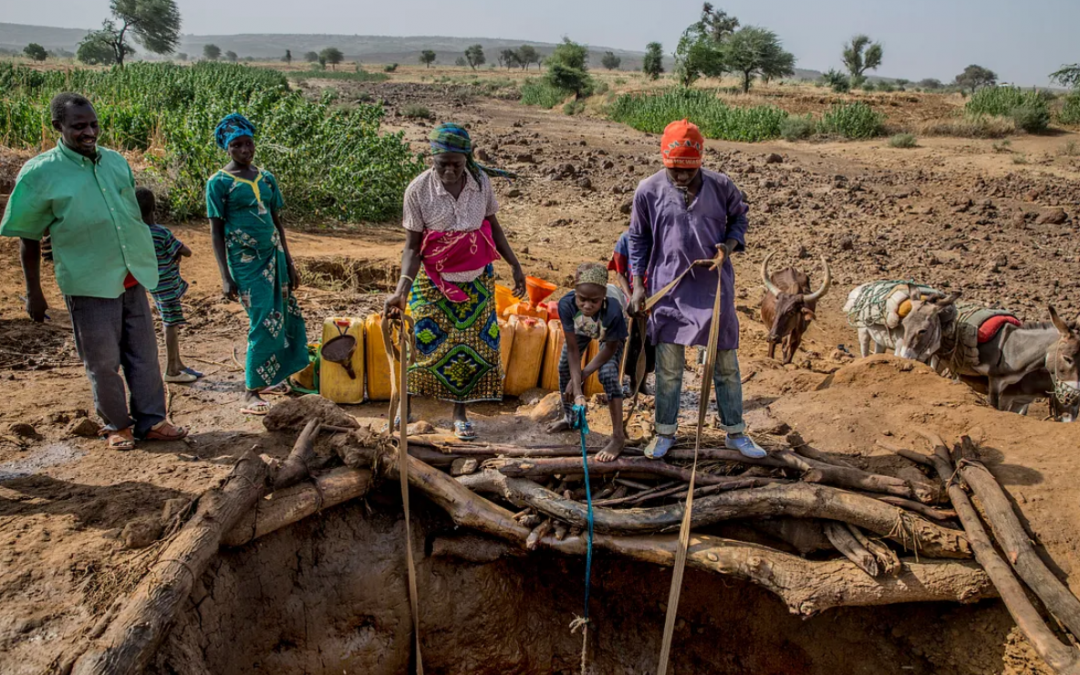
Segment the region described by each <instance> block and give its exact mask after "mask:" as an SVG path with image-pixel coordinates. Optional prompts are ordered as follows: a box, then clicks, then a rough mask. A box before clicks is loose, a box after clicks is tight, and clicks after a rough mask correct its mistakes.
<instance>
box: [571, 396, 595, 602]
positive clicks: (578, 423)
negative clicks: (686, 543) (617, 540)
mask: <svg viewBox="0 0 1080 675" xmlns="http://www.w3.org/2000/svg"><path fill="white" fill-rule="evenodd" d="M586 411H587V408H586V407H585V406H583V405H575V406H574V408H573V411H572V412H571V420H572V422H573V427H574V428H575V429H579V430H580V431H581V463H582V465H583V466H584V467H585V502H586V503H587V504H588V507H589V548H588V549H587V550H586V553H585V616H584V619H585V621H588V620H589V586H590V585H591V583H592V548H593V508H592V488H590V487H589V454H588V450H586V448H585V437H586V436H588V435H589V420H588V418H587V417H586V415H585V413H586Z"/></svg>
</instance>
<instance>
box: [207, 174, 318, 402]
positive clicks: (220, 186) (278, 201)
mask: <svg viewBox="0 0 1080 675" xmlns="http://www.w3.org/2000/svg"><path fill="white" fill-rule="evenodd" d="M284 205H285V202H284V200H283V199H282V197H281V190H280V189H278V184H277V180H276V179H275V178H274V176H273V175H272V174H271V173H270V172H269V171H263V170H261V169H260V170H259V175H258V177H256V179H255V180H254V181H249V180H244V179H243V178H238V177H236V176H234V175H232V174H230V173H227V172H225V171H218V172H217V173H216V174H214V175H213V176H211V177H210V180H209V181H207V183H206V212H207V215H208V216H209V217H210V218H220V219H221V220H223V221H225V247H226V250H227V253H228V263H229V272H230V273H231V274H232V277H233V280H234V281H236V284H237V286H238V287H239V289H240V304H241V305H243V307H244V309H245V310H247V314H248V320H249V322H250V326H249V328H248V344H247V359H246V362H245V368H244V371H245V376H244V377H245V383H246V385H247V388H248V389H249V390H257V389H262V388H264V387H271V386H273V385H275V384H278V383H280V382H283V381H285V379H286V378H288V377H289V376H290V375H292V374H293V373H296V372H299V371H301V370H303V369H304V368H306V367H307V365H308V349H307V329H306V327H305V326H304V316H303V314H302V313H301V312H300V305H299V304H297V302H296V298H295V297H294V296H293V294H292V292H291V291H290V290H289V266H288V262H287V260H286V258H285V249H284V248H283V247H282V246H281V238H280V236H279V235H278V231H277V227H276V226H275V225H274V219H273V214H274V213H276V212H278V211H279V210H281V208H282V207H283V206H284Z"/></svg>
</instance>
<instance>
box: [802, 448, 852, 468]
mask: <svg viewBox="0 0 1080 675" xmlns="http://www.w3.org/2000/svg"><path fill="white" fill-rule="evenodd" d="M791 449H792V450H793V451H794V452H795V453H796V454H798V455H802V456H803V457H806V458H807V459H812V460H815V461H818V462H821V463H823V464H834V465H836V466H842V467H844V468H846V469H858V467H857V466H855V465H854V464H852V463H850V462H848V461H847V460H844V459H841V458H839V457H830V456H829V455H826V454H825V453H824V452H821V451H820V450H816V449H814V448H811V447H810V446H809V445H807V444H806V443H802V444H800V445H794V446H792V448H791Z"/></svg>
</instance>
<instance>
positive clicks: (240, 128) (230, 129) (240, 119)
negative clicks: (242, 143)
mask: <svg viewBox="0 0 1080 675" xmlns="http://www.w3.org/2000/svg"><path fill="white" fill-rule="evenodd" d="M244 136H250V137H251V138H255V125H254V124H252V123H251V121H250V120H248V118H246V117H244V116H243V115H241V114H240V113H231V114H229V115H226V116H225V119H223V120H221V121H220V122H219V123H218V125H217V129H214V140H215V141H217V144H218V147H219V148H221V149H222V150H228V148H229V144H230V143H232V142H233V141H235V140H236V139H238V138H243V137H244Z"/></svg>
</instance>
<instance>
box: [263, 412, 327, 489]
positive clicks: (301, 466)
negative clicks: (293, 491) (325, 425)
mask: <svg viewBox="0 0 1080 675" xmlns="http://www.w3.org/2000/svg"><path fill="white" fill-rule="evenodd" d="M318 435H319V420H318V419H312V420H310V421H309V422H308V423H307V424H306V425H305V426H304V430H303V431H301V432H300V435H299V436H297V437H296V443H295V444H294V445H293V449H292V452H290V453H289V456H288V457H286V458H285V461H284V462H282V464H281V468H280V469H278V471H277V473H276V474H275V475H274V477H273V487H274V491H275V492H276V491H278V490H283V489H285V488H287V487H289V486H290V485H295V484H296V483H299V482H300V481H302V480H303V479H305V478H307V477H308V475H309V471H308V463H309V462H311V460H312V459H313V458H314V457H315V437H316V436H318Z"/></svg>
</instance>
